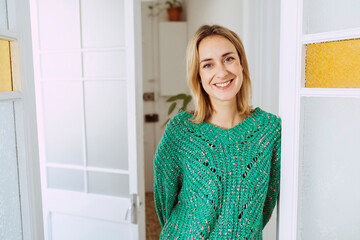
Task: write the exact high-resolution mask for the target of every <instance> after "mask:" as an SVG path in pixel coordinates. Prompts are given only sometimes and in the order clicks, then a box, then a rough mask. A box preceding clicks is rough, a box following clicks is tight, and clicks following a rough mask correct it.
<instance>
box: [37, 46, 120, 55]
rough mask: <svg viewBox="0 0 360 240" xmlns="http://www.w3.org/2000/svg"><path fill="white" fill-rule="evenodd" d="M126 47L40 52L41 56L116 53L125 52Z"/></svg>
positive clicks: (46, 50) (47, 50)
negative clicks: (49, 54) (51, 54)
mask: <svg viewBox="0 0 360 240" xmlns="http://www.w3.org/2000/svg"><path fill="white" fill-rule="evenodd" d="M125 50H126V48H125V47H113V48H85V49H80V48H73V49H42V50H40V51H39V53H40V54H44V53H45V54H48V53H54V54H56V53H84V52H116V51H118V52H119V51H125Z"/></svg>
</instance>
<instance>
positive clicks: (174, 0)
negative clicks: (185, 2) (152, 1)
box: [165, 0, 182, 10]
mask: <svg viewBox="0 0 360 240" xmlns="http://www.w3.org/2000/svg"><path fill="white" fill-rule="evenodd" d="M165 4H167V5H168V6H169V8H180V10H182V3H181V1H179V0H170V1H166V2H165Z"/></svg>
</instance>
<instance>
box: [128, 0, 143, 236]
mask: <svg viewBox="0 0 360 240" xmlns="http://www.w3.org/2000/svg"><path fill="white" fill-rule="evenodd" d="M124 10H125V31H126V34H125V36H126V41H125V42H126V49H127V50H126V59H127V70H128V71H127V73H128V74H127V78H128V82H127V83H128V84H127V89H128V95H127V100H128V109H127V110H128V132H129V134H128V136H129V138H128V148H129V151H128V152H129V156H128V159H129V172H130V175H129V180H130V181H129V182H130V186H129V187H130V188H129V190H130V194H137V196H138V208H137V215H136V216H137V224H136V225H134V226H133V227H134V229H136V231H135V232H134V236H132V239H134V240H135V239H145V204H144V203H145V180H144V143H143V139H144V138H143V102H142V98H139V97H137V96H142V94H143V93H142V91H143V87H142V81H143V80H142V32H141V4H140V0H136V1H133V0H126V1H125V2H124ZM129 103H133V104H129ZM134 133H135V134H134Z"/></svg>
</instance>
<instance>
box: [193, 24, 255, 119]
mask: <svg viewBox="0 0 360 240" xmlns="http://www.w3.org/2000/svg"><path fill="white" fill-rule="evenodd" d="M214 35H217V36H222V37H225V38H226V39H228V40H229V41H230V42H231V43H232V44H233V45H234V47H235V48H236V50H237V53H238V55H239V58H240V64H241V66H242V68H243V83H242V86H241V88H240V90H239V92H238V93H237V95H236V103H237V108H238V111H239V113H240V114H245V115H246V116H248V115H249V114H250V113H251V112H252V111H253V109H252V106H251V105H249V104H250V101H251V92H252V87H251V82H250V73H249V67H248V63H247V60H246V55H245V49H244V46H243V44H242V42H241V40H240V38H239V37H238V35H237V34H236V33H234V32H233V31H231V30H229V29H227V28H225V27H222V26H219V25H212V26H209V25H203V26H201V27H200V28H199V29H198V30H197V31H196V33H195V34H194V36H193V37H192V39H191V40H190V42H189V44H188V47H187V61H186V65H187V78H188V85H189V87H190V90H191V92H192V95H193V98H194V100H195V104H194V105H195V111H194V112H193V115H194V117H193V119H192V121H193V122H195V123H201V122H203V121H204V120H205V119H206V118H208V117H210V116H211V115H212V114H213V112H214V109H213V106H212V105H211V101H210V98H209V95H208V94H207V93H206V92H205V90H204V88H203V87H202V85H201V83H200V75H199V68H200V63H199V62H200V61H199V44H200V42H201V41H202V40H203V39H204V38H206V37H208V36H214Z"/></svg>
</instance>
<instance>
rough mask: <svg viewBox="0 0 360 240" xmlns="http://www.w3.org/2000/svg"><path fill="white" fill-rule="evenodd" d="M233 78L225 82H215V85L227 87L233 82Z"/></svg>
mask: <svg viewBox="0 0 360 240" xmlns="http://www.w3.org/2000/svg"><path fill="white" fill-rule="evenodd" d="M233 80H234V79H231V80H229V81H227V82H223V83H215V84H214V85H215V86H216V87H218V88H226V87H228V86H229V85H230V84H231V83H232V81H233Z"/></svg>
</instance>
